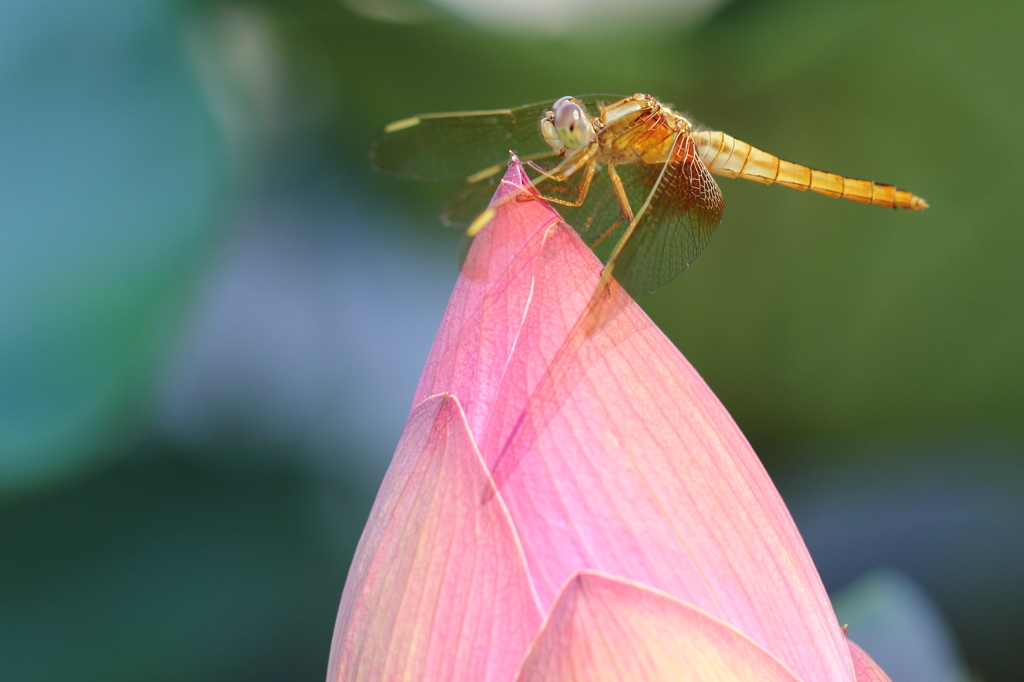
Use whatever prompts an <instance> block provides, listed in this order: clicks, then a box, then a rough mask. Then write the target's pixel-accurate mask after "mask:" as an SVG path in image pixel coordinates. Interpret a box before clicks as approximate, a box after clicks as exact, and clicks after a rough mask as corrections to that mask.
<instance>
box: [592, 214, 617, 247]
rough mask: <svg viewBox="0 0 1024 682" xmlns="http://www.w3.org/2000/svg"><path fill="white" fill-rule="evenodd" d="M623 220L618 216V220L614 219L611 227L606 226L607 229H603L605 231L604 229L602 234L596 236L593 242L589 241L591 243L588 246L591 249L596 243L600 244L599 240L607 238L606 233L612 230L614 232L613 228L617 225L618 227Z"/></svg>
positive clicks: (608, 233)
mask: <svg viewBox="0 0 1024 682" xmlns="http://www.w3.org/2000/svg"><path fill="white" fill-rule="evenodd" d="M623 220H624V218H619V219H618V220H616V221H615V224H614V225H612V226H611V227H609V228H608V229H607V230H605V231H604V234H602V235H601V236H600V237H598V238H597V239H595V240H594V241H593V242H591V244H590V248H592V249H593V248H595V247H596V246H597V245H598V244H600V243H601V242H603V241H604V240H605V239H607V238H608V235H610V234H611V233H612V232H614V231H615V229H616V228H617V227H618V226H619V225H621V224H622V221H623Z"/></svg>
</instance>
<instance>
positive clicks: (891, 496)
mask: <svg viewBox="0 0 1024 682" xmlns="http://www.w3.org/2000/svg"><path fill="white" fill-rule="evenodd" d="M623 7H624V5H621V4H619V3H611V2H597V3H589V4H586V5H584V4H578V5H576V4H572V3H569V2H565V3H557V2H548V3H540V2H523V3H519V4H517V5H510V4H508V3H497V2H495V3H472V2H469V0H443V1H442V0H439V1H438V3H437V4H434V5H430V4H422V3H419V2H414V1H413V0H347V1H346V2H339V1H338V0H291V1H289V2H283V1H277V0H249V1H242V0H236V1H232V2H228V1H226V0H225V1H216V0H208V1H204V2H200V1H199V0H194V1H192V2H180V1H179V2H175V1H173V0H153V1H152V2H148V3H133V2H127V0H94V1H93V2H87V3H80V2H72V1H71V0H35V1H32V2H30V1H29V0H8V2H6V3H4V4H3V5H0V547H2V548H3V551H2V552H0V679H4V680H52V679H57V678H64V679H75V680H137V679H146V680H178V679H189V680H235V679H242V678H245V679H250V680H299V679H322V677H323V674H324V670H325V668H326V663H327V653H328V649H329V645H330V637H331V631H332V628H333V622H334V616H335V612H336V608H337V603H338V600H339V598H340V595H341V589H342V586H343V584H344V580H345V573H346V570H347V567H348V562H349V561H350V559H351V555H352V552H353V550H354V547H355V543H356V541H357V540H358V537H359V533H360V532H361V530H362V525H363V522H364V521H365V518H366V515H367V513H368V511H369V507H370V505H371V504H372V501H373V496H374V494H375V492H376V486H377V484H378V482H379V478H380V476H381V475H382V474H383V471H384V469H385V468H386V466H387V462H388V460H389V458H390V455H391V451H392V449H393V447H394V445H395V443H396V442H397V439H398V436H399V434H400V432H401V429H402V425H403V423H404V420H405V416H406V414H407V412H408V409H409V406H410V405H409V403H410V400H411V397H412V393H413V389H414V387H415V384H416V381H417V379H418V376H419V372H420V370H421V367H422V363H423V361H424V360H425V359H426V355H427V352H428V350H429V347H430V344H431V342H432V339H433V335H434V332H435V331H436V325H437V323H438V321H439V320H440V317H441V314H442V311H443V309H444V306H445V304H446V302H447V297H448V294H449V292H450V288H451V285H452V284H453V283H454V281H455V277H456V275H457V252H458V241H459V236H458V234H457V233H454V232H453V231H447V230H444V229H443V228H441V226H440V224H439V222H438V221H437V219H436V214H437V210H438V207H439V206H440V204H441V202H442V200H443V199H444V197H445V195H446V193H447V192H448V191H450V190H451V189H452V188H450V187H434V186H430V185H427V184H422V183H411V182H404V181H399V180H394V179H391V178H386V177H381V176H376V175H374V174H373V173H372V172H371V171H370V169H369V165H368V162H367V156H366V153H367V147H368V145H369V141H370V140H371V139H372V137H373V135H374V134H375V133H376V132H377V131H378V130H379V129H380V128H381V126H383V125H384V124H385V123H387V122H389V121H391V120H394V119H396V118H401V117H405V116H408V115H412V114H415V113H422V112H429V111H446V110H461V109H478V108H494V107H505V106H515V105H518V104H523V103H527V102H533V101H537V100H543V99H550V98H554V97H558V96H561V95H565V94H582V93H589V92H620V93H623V94H631V93H633V92H650V93H652V94H654V95H656V96H658V97H659V98H661V99H662V100H663V101H666V102H671V103H673V104H675V105H676V107H677V108H679V109H681V110H683V111H688V112H690V113H691V114H692V115H693V117H694V118H696V119H697V120H698V121H701V122H703V123H705V124H707V125H708V126H711V127H714V128H717V129H721V130H725V131H727V132H729V133H731V134H733V135H736V136H737V137H739V138H740V139H743V140H746V141H747V142H750V143H752V144H754V145H756V146H758V147H761V148H762V149H765V150H767V151H770V152H772V153H775V154H778V155H779V156H781V157H783V158H786V159H790V160H793V161H797V162H801V163H806V164H808V165H811V166H814V167H818V168H822V169H826V170H830V171H835V172H840V173H844V174H847V175H851V176H854V177H867V178H872V179H875V180H878V181H881V182H891V183H896V184H898V185H900V186H901V187H906V188H908V189H910V190H912V191H914V192H915V193H917V194H919V195H921V196H923V197H925V198H926V199H927V200H928V201H929V203H930V204H931V208H930V209H929V210H927V211H925V212H924V213H921V214H908V213H905V212H894V211H885V210H883V209H880V208H876V207H866V206H861V205H858V204H854V203H852V202H840V201H834V200H830V199H827V198H824V197H821V196H818V195H812V194H802V193H799V192H794V191H790V190H786V189H783V188H778V187H764V186H761V185H757V184H754V183H747V182H742V181H738V180H736V181H730V180H726V179H721V180H720V184H721V185H722V188H723V192H724V193H725V197H726V203H727V209H726V212H725V218H724V221H723V224H722V227H721V228H720V230H719V233H718V235H717V236H716V238H715V239H714V241H713V242H712V244H711V245H710V246H709V247H708V249H707V250H706V251H705V252H704V254H703V255H702V256H701V257H700V258H699V259H698V260H697V261H696V262H695V264H694V265H693V266H692V267H691V268H690V269H689V270H688V271H687V272H686V273H685V274H684V275H683V276H681V277H680V278H678V279H677V280H675V281H674V282H672V283H671V284H670V285H668V286H666V287H665V288H664V289H662V290H661V291H659V292H658V293H656V294H655V295H654V296H652V297H650V299H648V300H645V301H644V306H645V308H646V309H647V310H648V312H649V313H650V314H651V316H652V317H653V318H654V319H655V321H656V322H657V323H658V324H659V325H660V326H661V327H662V329H664V330H665V331H666V333H668V334H669V335H670V336H671V337H672V339H673V340H674V341H675V342H676V344H677V345H678V346H679V348H680V349H681V350H682V351H683V353H684V354H685V355H686V356H687V357H688V358H689V360H690V361H691V362H692V363H693V364H694V366H695V367H696V368H697V369H698V370H699V371H700V372H701V374H702V375H703V376H704V378H705V379H706V380H707V382H708V383H709V384H710V386H711V387H712V389H713V390H714V391H715V392H716V393H717V394H718V396H719V397H720V398H721V400H722V401H723V402H724V403H725V405H726V407H727V408H728V409H729V410H730V412H731V413H732V414H733V416H734V417H735V419H736V420H737V422H738V423H739V425H740V426H741V428H743V430H744V432H745V433H746V435H747V437H748V438H749V439H750V441H751V443H752V444H753V445H754V447H755V449H756V450H757V451H758V453H759V454H760V456H761V457H762V459H763V461H764V463H765V466H766V467H767V468H768V470H769V472H770V473H771V474H772V476H773V478H774V479H775V480H776V482H777V484H778V486H779V488H780V490H781V492H782V493H783V495H784V497H785V498H786V500H787V502H788V503H789V504H790V507H791V510H792V512H793V514H794V517H795V518H796V520H797V523H798V525H799V526H800V528H801V531H802V532H803V534H804V537H805V539H806V540H807V543H808V546H809V547H810V549H811V552H812V554H813V555H814V558H815V560H816V562H817V564H818V566H819V569H820V571H821V573H822V578H823V579H824V581H825V583H826V587H828V588H829V590H830V591H832V592H834V593H835V594H836V595H837V598H836V605H837V610H838V611H839V612H840V617H841V618H844V619H846V620H844V622H850V624H851V629H850V632H851V633H852V634H853V636H854V638H855V639H858V640H859V641H863V642H865V645H866V646H868V644H867V643H868V642H874V644H873V645H871V646H874V647H875V648H873V649H872V648H870V647H869V651H870V652H871V653H873V654H874V655H875V656H876V657H877V658H878V659H879V660H880V661H881V662H882V663H883V665H885V666H886V667H887V669H889V670H891V671H893V679H894V682H910V681H911V680H914V679H925V678H924V677H920V675H923V674H924V672H922V671H929V672H928V674H929V675H931V677H930V678H929V679H936V677H935V676H936V675H938V674H939V673H936V672H935V670H936V667H935V666H936V665H939V664H942V665H946V664H947V663H948V666H952V667H955V668H957V670H958V672H949V675H950V676H949V677H947V678H943V679H949V680H954V679H966V675H967V674H970V675H974V676H975V677H976V678H980V679H984V680H990V681H998V680H1007V681H1010V680H1020V679H1024V649H1022V648H1021V646H1020V641H1021V639H1022V638H1024V580H1022V578H1024V362H1022V361H1021V359H1020V355H1021V352H1020V351H1021V349H1022V348H1024V267H1022V260H1024V229H1022V227H1024V225H1022V222H1024V221H1022V220H1021V218H1020V214H1021V209H1020V207H1019V205H1018V204H1019V197H1020V189H1019V188H1020V185H1021V182H1022V165H1024V128H1022V127H1021V126H1020V122H1019V118H1020V112H1021V111H1022V109H1024V106H1022V105H1024V82H1022V81H1024V71H1022V70H1021V68H1020V66H1021V65H1022V64H1024V43H1022V42H1021V40H1020V38H1019V35H1018V34H1019V29H1020V27H1021V26H1024V9H1022V7H1021V6H1020V5H1019V4H1017V3H975V4H965V3H955V2H923V1H922V2H918V1H915V0H903V1H901V2H863V3H856V4H851V3H818V2H809V1H805V0H780V1H776V2H766V1H763V2H755V1H753V0H748V1H745V2H724V1H716V0H700V1H697V2H689V3H687V2H668V1H667V0H664V1H661V0H647V1H646V2H643V3H640V4H639V5H636V6H631V7H630V9H629V12H628V13H623ZM879 571H882V572H881V573H879ZM865 576H866V577H865ZM879 576H881V577H879ZM848 586H849V589H844V588H847V587H848ZM921 623H925V625H921ZM858 628H860V630H858ZM858 632H859V633H860V634H858ZM909 632H913V633H917V634H919V635H921V633H934V636H933V637H930V639H928V638H925V637H924V635H921V638H922V639H921V641H922V642H923V641H924V639H927V640H928V642H927V643H921V642H919V641H917V640H916V639H915V640H914V641H913V642H910V640H909V639H905V638H908V637H909V635H908V634H906V633H909ZM885 633H895V634H888V635H887V634H885ZM900 633H903V634H900ZM911 644H913V645H911ZM887 646H888V649H887V648H886V647H887ZM929 647H932V649H929ZM935 647H938V651H940V653H939V654H934V653H932V654H928V653H921V652H927V651H934V650H935V649H934V648H935ZM914 656H917V657H918V658H919V659H920V660H921V661H923V660H924V659H926V658H927V659H928V660H927V662H926V663H927V664H925V663H921V664H920V665H917V667H916V668H915V663H914V660H911V659H912V658H913V657H914ZM901 657H902V658H901ZM944 662H945V663H944ZM964 665H965V666H966V668H967V669H969V673H964V672H963V670H961V669H960V668H959V667H958V666H960V667H962V666H964ZM929 666H931V667H929ZM948 666H947V667H948ZM896 670H899V671H901V672H900V673H899V674H897V673H896V672H895V671H896ZM950 670H952V668H950ZM915 671H916V672H915ZM947 672H948V671H947ZM915 675H918V677H915ZM958 675H959V676H958Z"/></svg>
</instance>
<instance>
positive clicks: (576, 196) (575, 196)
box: [527, 161, 597, 207]
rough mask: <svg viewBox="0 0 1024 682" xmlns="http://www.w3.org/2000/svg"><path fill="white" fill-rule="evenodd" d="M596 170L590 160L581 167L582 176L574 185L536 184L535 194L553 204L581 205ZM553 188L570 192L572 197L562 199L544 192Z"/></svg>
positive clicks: (595, 165)
mask: <svg viewBox="0 0 1024 682" xmlns="http://www.w3.org/2000/svg"><path fill="white" fill-rule="evenodd" d="M596 172H597V163H596V162H593V161H592V162H590V163H588V164H587V165H586V166H585V167H584V169H583V177H581V178H580V181H579V182H577V183H576V186H575V187H574V188H572V189H568V188H565V187H545V186H544V185H537V186H536V187H537V190H538V191H539V192H540V194H539V195H536V196H539V197H540V198H542V199H544V200H546V201H549V202H551V203H553V204H558V205H559V206H572V207H578V206H582V205H583V202H584V201H586V200H587V192H588V191H590V183H591V182H593V180H594V175H595V173H596ZM550 177H551V178H552V179H553V180H555V182H564V180H562V179H560V178H556V177H554V176H550ZM570 177H571V176H570ZM565 180H568V177H567V178H565ZM555 190H560V191H562V192H565V193H566V194H571V195H572V199H562V198H560V197H554V196H550V195H549V194H547V193H546V192H552V191H555ZM527 196H534V195H527Z"/></svg>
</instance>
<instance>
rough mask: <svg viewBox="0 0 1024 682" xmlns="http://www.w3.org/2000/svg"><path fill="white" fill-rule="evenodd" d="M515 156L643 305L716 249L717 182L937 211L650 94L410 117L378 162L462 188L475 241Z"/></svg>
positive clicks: (462, 211) (384, 141) (457, 206)
mask: <svg viewBox="0 0 1024 682" xmlns="http://www.w3.org/2000/svg"><path fill="white" fill-rule="evenodd" d="M509 152H512V153H514V154H515V156H517V157H518V158H519V159H520V160H521V162H523V163H524V164H525V165H526V166H527V167H528V168H529V169H530V172H531V175H530V177H531V183H532V189H533V190H535V192H536V194H533V195H525V194H524V195H520V196H521V197H522V198H527V197H528V196H529V198H535V197H536V196H539V197H542V198H543V199H546V200H547V201H548V202H550V203H552V204H555V205H557V206H558V207H559V211H560V213H561V214H562V217H563V218H564V219H565V221H566V222H567V223H568V224H569V225H571V226H572V227H573V228H574V229H575V230H576V232H578V233H579V235H580V237H581V238H582V239H583V240H584V241H585V242H586V243H587V244H588V245H589V246H590V247H592V248H593V247H596V246H598V245H599V244H601V243H602V242H604V241H605V240H609V243H611V244H614V246H613V248H612V249H611V252H610V254H609V255H608V257H607V260H606V264H605V268H604V273H603V281H607V279H609V278H612V277H614V279H615V280H616V281H617V282H618V283H619V284H620V285H621V286H622V287H623V289H625V290H626V291H627V292H628V293H629V294H630V295H631V296H632V297H633V298H634V299H640V298H643V297H644V296H647V295H648V294H651V293H653V292H654V291H655V290H657V289H658V288H660V287H661V286H662V285H664V284H666V283H667V282H669V281H670V280H672V279H673V278H675V277H676V276H678V275H679V274H680V273H682V272H683V270H684V269H686V267H687V266H689V265H690V263H692V262H693V260H694V259H695V258H696V257H697V256H698V255H699V254H700V252H701V251H703V250H704V247H705V246H707V244H708V242H710V241H711V238H712V236H713V235H714V233H715V231H716V230H717V229H718V225H719V223H721V220H722V211H723V208H724V201H723V197H722V191H721V189H720V188H719V187H718V184H717V183H716V182H715V179H714V177H713V174H714V175H721V176H724V177H728V178H743V179H746V180H753V181H755V182H760V183H764V184H769V185H770V184H778V185H782V186H784V187H792V188H794V189H798V190H808V189H809V190H811V191H813V192H817V193H820V194H824V195H826V196H830V197H839V198H843V199H849V200H852V201H856V202H860V203H864V204H874V205H877V206H885V207H888V208H893V209H896V208H903V209H907V210H910V211H920V210H923V209H925V208H927V207H928V203H927V202H926V201H925V200H924V199H922V198H921V197H918V196H916V195H914V194H912V193H910V192H908V191H907V190H904V189H900V188H898V187H895V186H893V185H887V184H882V183H878V182H873V181H871V180H858V179H855V178H850V177H846V176H843V175H837V174H835V173H827V172H824V171H819V170H815V169H813V168H810V167H808V166H803V165H800V164H796V163H792V162H789V161H783V160H781V159H779V158H778V157H777V156H774V155H772V154H769V153H767V152H764V151H761V150H760V149H757V148H756V147H753V146H751V145H749V144H747V143H746V142H743V141H742V140H738V139H736V138H735V137H733V136H732V135H729V134H727V133H724V132H721V131H717V130H708V129H705V128H703V127H701V126H698V125H696V124H695V123H694V122H693V121H692V120H691V119H689V118H687V117H686V116H684V115H682V114H680V113H678V112H676V111H675V110H673V109H672V108H671V107H670V106H668V105H666V104H663V103H661V102H660V101H658V100H657V99H656V98H655V97H653V96H651V95H648V94H642V93H638V94H635V95H633V96H631V97H624V96H622V95H587V96H582V97H573V96H567V97H561V98H559V99H557V100H550V101H546V102H539V103H536V104H527V105H525V106H521V107H518V108H514V109H494V110H487V111H467V112H454V113H439V114H423V115H419V116H413V117H410V118H404V119H401V120H398V121H395V122H393V123H391V124H389V125H387V126H385V128H384V131H383V133H381V135H380V136H378V138H377V139H376V141H375V142H374V143H373V146H372V147H371V150H370V159H371V162H372V163H373V165H374V166H375V167H376V168H377V170H379V171H382V172H384V173H387V174H390V175H394V176H398V177H405V178H412V179H419V180H437V181H457V182H461V183H462V187H461V188H460V189H459V190H458V191H456V193H455V194H453V195H452V196H451V197H450V198H449V199H448V200H447V201H446V202H445V205H444V207H443V209H442V212H441V217H442V220H443V221H444V222H446V223H448V224H456V225H458V224H461V225H466V224H468V225H469V228H468V230H467V233H468V234H469V235H470V236H471V237H472V236H474V235H475V234H476V233H477V232H479V230H480V229H481V228H482V227H483V226H484V225H485V224H486V223H487V222H488V221H489V220H490V219H491V218H492V217H493V215H494V213H495V210H496V207H494V206H492V207H490V208H487V205H488V201H489V200H490V199H491V195H492V194H493V192H494V189H495V186H496V184H497V182H498V181H499V180H500V177H501V172H502V170H503V169H504V168H505V166H506V165H507V163H508V153H509Z"/></svg>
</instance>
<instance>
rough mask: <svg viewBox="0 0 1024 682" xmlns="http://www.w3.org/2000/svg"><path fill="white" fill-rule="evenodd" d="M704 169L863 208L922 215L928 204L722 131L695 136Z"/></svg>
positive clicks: (904, 193) (906, 194)
mask: <svg viewBox="0 0 1024 682" xmlns="http://www.w3.org/2000/svg"><path fill="white" fill-rule="evenodd" d="M693 139H694V142H696V143H697V150H698V152H699V154H700V158H701V160H702V161H703V162H704V165H706V166H707V167H708V170H710V171H711V172H712V173H716V174H718V175H724V176H726V177H729V178H737V177H738V178H744V179H746V180H753V181H755V182H761V183H764V184H766V185H770V184H772V183H777V184H780V185H785V186H786V187H792V188H794V189H798V190H801V191H804V190H808V189H809V190H811V191H812V192H818V193H819V194H825V195H827V196H830V197H836V198H842V199H850V200H851V201H856V202H858V203H862V204H875V205H877V206H887V207H889V208H905V209H908V210H911V211H920V210H921V209H924V208H928V203H927V202H926V201H925V200H924V199H922V198H921V197H918V196H915V195H913V194H911V193H910V192H908V191H907V190H905V189H899V188H897V187H894V186H892V185H884V184H881V183H877V182H872V181H871V180H858V179H856V178H848V177H846V176H843V175H837V174H835V173H826V172H825V171H819V170H815V169H813V168H809V167H808V166H802V165H800V164H797V163H792V162H790V161H783V160H782V159H780V158H779V157H777V156H774V155H772V154H769V153H767V152H764V151H761V150H760V149H758V148H756V147H752V146H750V145H749V144H747V143H746V142H744V141H743V140H737V139H736V138H735V137H733V136H732V135H729V134H727V133H723V132H721V131H719V130H715V131H703V132H696V133H693Z"/></svg>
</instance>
